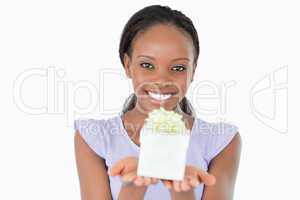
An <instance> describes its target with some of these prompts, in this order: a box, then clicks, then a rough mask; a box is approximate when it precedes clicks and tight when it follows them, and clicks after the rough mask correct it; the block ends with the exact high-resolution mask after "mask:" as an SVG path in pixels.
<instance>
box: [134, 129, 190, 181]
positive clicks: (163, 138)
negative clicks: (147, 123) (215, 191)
mask: <svg viewBox="0 0 300 200" xmlns="http://www.w3.org/2000/svg"><path fill="white" fill-rule="evenodd" d="M189 139H190V134H189V130H186V132H184V133H176V134H173V133H171V134H170V133H163V132H155V133H154V132H152V131H151V130H149V129H146V128H144V127H143V128H142V130H141V133H140V142H141V147H140V154H139V162H138V169H137V174H138V175H139V176H146V177H155V178H160V179H169V180H183V178H184V172H185V165H186V155H187V150H188V146H189Z"/></svg>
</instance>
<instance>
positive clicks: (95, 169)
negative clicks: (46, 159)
mask: <svg viewBox="0 0 300 200" xmlns="http://www.w3.org/2000/svg"><path fill="white" fill-rule="evenodd" d="M74 145H75V156H76V165H77V172H78V176H79V182H80V192H81V200H99V199H103V200H112V196H111V191H110V186H109V178H108V175H107V171H106V168H105V163H104V160H103V159H102V158H101V157H99V156H97V155H96V153H95V152H94V151H93V150H92V149H91V148H90V147H89V146H88V144H86V142H85V141H84V140H83V138H82V137H81V135H80V134H79V132H78V131H76V133H75V136H74Z"/></svg>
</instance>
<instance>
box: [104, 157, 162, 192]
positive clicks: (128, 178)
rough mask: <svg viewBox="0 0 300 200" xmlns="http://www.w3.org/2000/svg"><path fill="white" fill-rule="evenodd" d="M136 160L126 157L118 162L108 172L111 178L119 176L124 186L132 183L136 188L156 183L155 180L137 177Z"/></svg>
mask: <svg viewBox="0 0 300 200" xmlns="http://www.w3.org/2000/svg"><path fill="white" fill-rule="evenodd" d="M137 167H138V158H137V157H132V156H130V157H126V158H124V159H122V160H119V161H118V162H117V163H116V164H115V165H113V166H112V167H111V168H110V169H109V170H108V174H109V175H111V176H121V179H122V181H123V182H125V183H126V184H130V183H134V185H136V186H149V185H150V184H156V183H158V179H157V178H151V177H143V176H138V175H137Z"/></svg>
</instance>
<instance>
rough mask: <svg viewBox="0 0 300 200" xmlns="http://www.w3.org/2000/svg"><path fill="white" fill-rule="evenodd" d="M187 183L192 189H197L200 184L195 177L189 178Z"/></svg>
mask: <svg viewBox="0 0 300 200" xmlns="http://www.w3.org/2000/svg"><path fill="white" fill-rule="evenodd" d="M189 183H190V185H191V186H192V187H197V186H198V185H199V184H200V181H199V179H197V178H196V177H191V178H190V180H189Z"/></svg>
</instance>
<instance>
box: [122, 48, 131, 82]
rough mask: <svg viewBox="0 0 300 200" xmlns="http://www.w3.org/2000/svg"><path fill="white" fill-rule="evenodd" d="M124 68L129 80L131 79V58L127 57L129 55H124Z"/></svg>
mask: <svg viewBox="0 0 300 200" xmlns="http://www.w3.org/2000/svg"><path fill="white" fill-rule="evenodd" d="M123 60H124V68H125V72H126V76H127V77H128V78H131V72H130V68H129V66H130V57H129V56H128V55H127V53H125V54H124V58H123Z"/></svg>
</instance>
